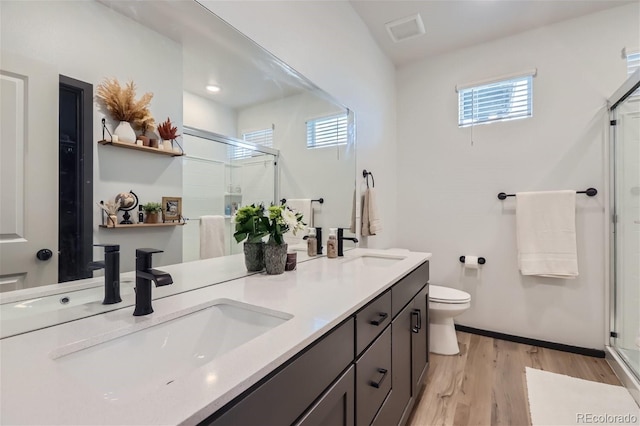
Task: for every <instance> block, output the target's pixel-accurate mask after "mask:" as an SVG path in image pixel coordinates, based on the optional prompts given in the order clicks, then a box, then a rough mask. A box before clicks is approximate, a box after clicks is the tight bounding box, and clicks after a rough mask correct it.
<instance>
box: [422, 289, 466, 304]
mask: <svg viewBox="0 0 640 426" xmlns="http://www.w3.org/2000/svg"><path fill="white" fill-rule="evenodd" d="M429 300H431V301H433V302H439V303H466V302H469V301H470V300H471V295H470V294H469V293H467V292H466V291H461V290H456V289H455V288H450V287H442V286H439V285H429Z"/></svg>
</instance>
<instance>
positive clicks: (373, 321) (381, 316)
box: [370, 312, 389, 326]
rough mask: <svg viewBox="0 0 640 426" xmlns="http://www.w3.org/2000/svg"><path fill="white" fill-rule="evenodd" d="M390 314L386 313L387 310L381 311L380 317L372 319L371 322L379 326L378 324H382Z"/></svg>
mask: <svg viewBox="0 0 640 426" xmlns="http://www.w3.org/2000/svg"><path fill="white" fill-rule="evenodd" d="M388 316H389V314H388V313H386V312H380V313H379V314H378V318H377V319H374V320H371V321H370V323H371V324H373V325H375V326H378V325H380V324H382V323H383V322H384V320H386V319H387V317H388Z"/></svg>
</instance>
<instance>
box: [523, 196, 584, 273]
mask: <svg viewBox="0 0 640 426" xmlns="http://www.w3.org/2000/svg"><path fill="white" fill-rule="evenodd" d="M575 206H576V192H575V191H547V192H519V193H517V194H516V235H517V242H518V267H519V268H520V272H521V273H522V275H538V276H542V277H553V278H569V279H571V278H575V277H577V276H578V255H577V245H576V217H575V209H576V207H575Z"/></svg>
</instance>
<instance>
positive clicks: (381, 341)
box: [202, 262, 429, 426]
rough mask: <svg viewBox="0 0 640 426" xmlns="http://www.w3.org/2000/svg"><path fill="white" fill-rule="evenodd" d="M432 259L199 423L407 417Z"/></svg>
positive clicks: (423, 335)
mask: <svg viewBox="0 0 640 426" xmlns="http://www.w3.org/2000/svg"><path fill="white" fill-rule="evenodd" d="M428 280H429V262H425V263H423V264H422V265H420V266H418V267H417V268H416V269H414V270H413V271H411V272H410V273H409V274H408V275H406V276H405V277H404V278H402V279H401V280H400V281H398V282H397V283H396V284H394V285H393V286H392V287H391V288H390V289H389V290H387V291H386V292H384V293H383V294H382V295H380V296H378V297H377V298H376V299H374V300H372V301H371V302H370V303H368V304H367V305H366V306H364V307H363V308H362V309H360V310H359V311H358V312H356V313H355V314H354V315H353V316H351V317H350V318H349V319H348V320H345V321H344V322H343V323H342V324H341V325H339V326H338V327H336V328H334V329H333V330H331V331H330V332H328V333H327V334H325V335H324V336H322V337H321V338H320V339H318V340H317V341H316V342H314V343H313V344H312V345H311V346H309V347H308V348H305V349H304V350H303V351H301V352H300V353H299V354H298V355H296V356H295V357H293V358H292V359H291V360H289V361H288V362H287V363H285V364H284V365H283V366H281V367H280V368H279V369H278V370H276V371H275V372H274V373H272V374H271V375H270V376H269V377H268V378H265V379H263V380H262V381H261V382H260V383H259V384H257V385H254V387H253V388H252V389H250V390H249V391H247V392H245V394H244V395H241V396H239V397H238V398H236V399H235V400H234V401H232V402H231V403H229V404H227V406H225V407H223V408H222V409H221V410H219V411H218V412H216V413H214V414H212V415H211V416H210V417H209V418H208V419H207V420H205V421H204V422H203V423H202V424H207V425H215V426H221V425H291V424H295V425H304V426H316V425H330V426H334V425H345V426H346V425H354V424H356V425H363V426H367V425H371V424H373V425H380V426H383V425H384V426H389V425H397V424H404V423H406V421H407V419H408V417H409V414H410V412H411V409H412V408H413V405H414V403H415V400H416V397H417V395H418V393H419V391H420V387H421V384H422V380H423V377H424V374H425V372H426V370H427V366H428V356H429V347H428V343H429V336H428V330H429V304H428V303H429V301H428V292H429V286H428V285H427V282H428Z"/></svg>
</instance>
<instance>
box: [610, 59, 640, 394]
mask: <svg viewBox="0 0 640 426" xmlns="http://www.w3.org/2000/svg"><path fill="white" fill-rule="evenodd" d="M638 88H640V69H638V70H636V71H635V72H634V73H633V74H632V75H631V76H629V78H628V79H627V80H626V81H625V82H624V83H623V84H622V86H620V88H619V89H618V90H616V92H615V93H614V94H613V95H612V96H611V97H610V98H609V100H608V119H609V120H608V121H609V123H608V124H609V149H608V157H609V158H608V161H607V164H608V168H609V205H608V206H607V209H606V210H607V213H608V214H607V215H606V216H607V219H606V221H605V228H606V232H607V237H608V238H607V240H606V241H608V245H609V259H608V264H609V277H608V278H609V280H608V281H609V292H608V298H609V300H608V301H606V302H605V303H606V308H607V309H608V311H609V324H608V327H606V330H607V335H606V351H605V353H606V359H607V361H608V362H609V364H610V366H611V368H612V369H613V370H614V371H615V373H616V375H617V376H618V378H619V379H620V380H621V382H622V383H623V384H624V385H625V387H626V388H627V389H628V390H629V392H630V393H631V395H632V396H633V398H634V399H635V400H636V402H637V403H638V404H640V371H634V370H633V369H632V367H630V366H629V365H627V363H626V361H625V360H624V358H623V357H622V356H621V355H620V353H619V351H618V348H617V347H616V346H615V344H614V340H615V338H616V337H615V332H616V330H615V329H616V321H617V315H616V314H617V311H616V309H617V308H618V307H617V306H616V304H617V303H616V302H617V291H618V290H619V289H618V286H619V282H618V281H617V275H618V270H617V258H616V256H617V254H618V253H617V239H616V238H617V236H616V232H615V231H616V218H617V212H616V206H617V204H616V202H617V198H616V174H617V170H616V154H617V152H616V143H615V142H616V137H617V127H616V125H617V122H616V121H615V120H616V119H617V114H616V113H617V108H618V106H620V105H621V104H622V103H623V102H624V101H626V100H627V99H628V98H629V97H630V96H631V95H632V94H633V93H634V92H635V91H636V90H638ZM638 101H639V102H640V100H638Z"/></svg>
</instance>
